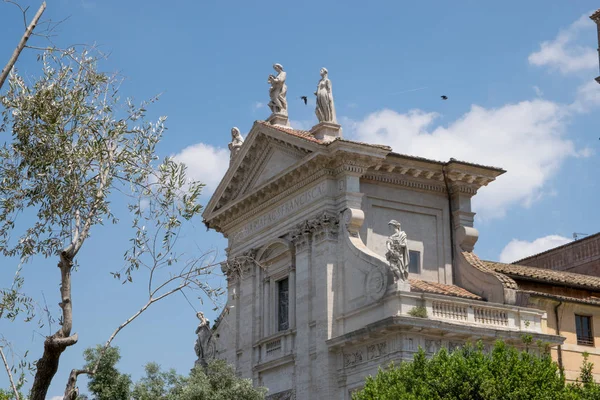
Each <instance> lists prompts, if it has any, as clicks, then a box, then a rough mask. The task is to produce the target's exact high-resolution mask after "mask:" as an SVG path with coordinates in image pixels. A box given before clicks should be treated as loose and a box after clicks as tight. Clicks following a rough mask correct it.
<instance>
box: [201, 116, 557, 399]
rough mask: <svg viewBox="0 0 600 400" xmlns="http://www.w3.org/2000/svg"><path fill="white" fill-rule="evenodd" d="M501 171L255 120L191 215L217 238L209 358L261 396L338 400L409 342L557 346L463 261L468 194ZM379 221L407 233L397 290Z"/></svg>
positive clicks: (471, 234) (509, 295) (534, 315)
mask: <svg viewBox="0 0 600 400" xmlns="http://www.w3.org/2000/svg"><path fill="white" fill-rule="evenodd" d="M502 173H503V171H502V170H500V169H497V168H491V167H485V166H479V165H474V164H469V163H465V162H460V161H455V160H451V161H449V162H438V161H432V160H426V159H422V158H416V157H410V156H404V155H400V154H396V153H393V152H391V149H390V148H389V147H387V146H375V145H366V144H362V143H356V142H352V141H348V140H343V139H341V138H336V139H335V140H333V141H331V142H329V141H320V140H318V139H315V138H314V137H313V136H311V134H310V133H308V132H304V131H294V130H292V129H291V128H289V127H285V126H281V125H271V124H269V123H265V122H262V121H257V122H256V123H255V124H254V126H253V127H252V129H251V131H250V132H249V133H248V135H247V136H246V139H245V141H244V143H243V145H242V146H241V148H240V149H239V151H238V152H237V154H236V157H235V158H233V159H232V162H231V165H230V168H229V170H228V171H227V173H226V175H225V177H224V178H223V180H222V181H221V183H220V185H219V186H218V188H217V190H216V191H215V193H214V195H213V197H212V198H211V200H210V202H209V204H208V205H207V207H206V211H205V213H204V219H205V222H206V223H207V225H208V226H209V227H210V228H212V229H215V230H217V231H218V232H221V233H222V234H223V235H224V236H225V237H226V238H227V239H228V241H229V247H228V249H227V252H228V259H227V261H226V262H224V263H223V271H224V273H226V274H227V283H228V293H229V297H228V302H227V306H226V308H225V309H224V311H223V313H222V314H221V316H220V317H219V319H218V320H217V321H216V323H215V326H214V328H213V334H214V337H215V338H216V356H217V357H219V358H224V359H226V360H227V361H228V362H230V363H231V364H233V365H234V366H235V367H236V369H237V371H238V373H239V374H240V375H241V376H243V377H248V378H252V379H253V380H254V382H255V384H257V385H264V386H266V387H268V388H269V396H270V397H269V398H271V399H292V398H294V399H339V400H344V399H349V398H350V393H351V391H352V390H354V389H356V388H359V387H361V385H362V384H363V383H364V378H365V376H367V375H369V374H374V373H376V371H377V367H378V366H379V365H382V364H387V363H388V362H390V361H392V360H400V359H409V358H412V355H413V353H414V352H415V351H417V349H418V347H419V346H421V347H423V348H424V349H425V350H426V351H428V352H434V351H436V350H437V349H439V348H440V347H442V346H446V347H449V348H453V347H456V346H460V345H461V344H463V343H465V342H466V341H467V340H476V339H483V340H484V341H485V343H488V344H491V343H493V340H495V339H496V338H504V339H506V340H508V341H512V342H514V343H520V342H521V335H522V334H523V333H524V332H527V333H528V334H531V335H532V336H533V338H534V341H535V340H537V339H540V340H544V341H547V342H551V343H558V342H560V340H561V339H560V338H559V337H556V336H549V335H545V334H543V333H542V332H543V327H544V325H545V318H546V315H545V314H544V313H543V312H542V311H539V310H534V309H526V308H521V307H517V306H514V305H512V304H515V294H514V290H513V289H512V288H511V286H510V284H507V282H505V281H503V279H502V277H500V276H498V274H494V273H492V272H491V271H488V270H486V269H485V268H480V267H478V265H477V264H476V263H473V262H469V261H468V260H467V257H466V256H465V254H469V252H471V251H472V250H473V246H474V244H475V242H476V240H477V231H476V230H475V229H474V228H473V217H474V214H473V213H472V212H471V206H470V205H471V198H472V196H474V195H475V194H476V192H477V190H478V189H479V188H480V187H481V186H483V185H487V184H488V183H490V182H492V181H493V180H494V179H495V178H496V177H497V176H498V175H500V174H502ZM390 220H397V221H400V222H401V224H402V230H403V231H405V232H406V233H407V235H408V247H409V249H410V251H411V253H410V259H411V270H410V271H409V281H408V282H404V281H402V280H399V281H397V282H395V280H394V279H393V275H392V273H391V272H390V270H389V266H388V264H387V261H386V258H385V254H386V240H387V238H388V236H389V227H388V223H389V221H390ZM428 283H430V284H432V285H435V288H434V289H435V290H429V289H428ZM459 287H461V288H463V289H460V288H459ZM415 307H424V308H425V310H426V311H427V317H426V318H420V317H415V316H411V310H412V309H414V308H415Z"/></svg>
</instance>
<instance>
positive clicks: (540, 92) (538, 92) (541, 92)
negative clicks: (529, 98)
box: [533, 86, 544, 97]
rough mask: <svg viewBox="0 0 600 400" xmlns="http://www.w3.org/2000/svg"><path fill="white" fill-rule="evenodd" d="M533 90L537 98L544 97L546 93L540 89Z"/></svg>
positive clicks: (534, 88)
mask: <svg viewBox="0 0 600 400" xmlns="http://www.w3.org/2000/svg"><path fill="white" fill-rule="evenodd" d="M533 90H534V91H535V95H536V96H537V97H543V96H544V92H543V91H542V89H540V88H539V87H537V86H533Z"/></svg>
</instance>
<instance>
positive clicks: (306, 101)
mask: <svg viewBox="0 0 600 400" xmlns="http://www.w3.org/2000/svg"><path fill="white" fill-rule="evenodd" d="M300 98H301V99H302V101H303V102H304V104H305V105H306V104H308V97H306V96H300Z"/></svg>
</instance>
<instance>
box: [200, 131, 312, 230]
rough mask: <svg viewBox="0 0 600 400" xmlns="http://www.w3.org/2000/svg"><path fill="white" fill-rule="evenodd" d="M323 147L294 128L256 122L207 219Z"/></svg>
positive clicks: (225, 177) (209, 205) (213, 198)
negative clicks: (297, 132)
mask: <svg viewBox="0 0 600 400" xmlns="http://www.w3.org/2000/svg"><path fill="white" fill-rule="evenodd" d="M288 131H289V132H288ZM290 132H291V133H290ZM319 146H321V145H320V144H319V143H317V142H314V141H311V140H309V139H307V138H302V137H299V136H297V135H294V131H293V130H291V129H290V128H285V130H283V129H281V128H277V127H269V126H267V125H266V124H264V123H262V122H256V123H255V124H254V126H253V128H252V129H251V131H250V133H248V136H247V138H246V140H245V141H244V144H243V145H242V148H241V149H240V151H239V153H238V155H237V156H236V157H235V158H234V160H232V162H231V163H230V165H229V169H228V170H227V173H226V174H225V176H224V177H223V179H222V180H221V183H220V184H219V186H218V187H217V190H215V193H214V194H213V196H212V198H211V199H210V201H209V203H208V205H207V207H206V211H205V212H204V217H205V219H210V217H211V216H212V215H214V214H215V213H218V212H219V211H220V210H222V209H224V208H227V207H228V206H229V205H230V204H232V203H235V202H236V201H237V200H239V199H242V198H244V197H246V196H248V195H250V194H252V193H254V192H256V191H259V190H261V188H262V187H263V186H265V185H267V184H268V183H270V182H272V181H274V180H277V179H278V177H281V176H283V175H285V174H286V173H288V172H290V170H293V169H294V168H295V167H298V166H300V165H301V164H302V163H303V162H304V161H305V160H306V159H307V158H309V157H310V155H311V154H312V153H313V152H314V151H315V150H318V148H319Z"/></svg>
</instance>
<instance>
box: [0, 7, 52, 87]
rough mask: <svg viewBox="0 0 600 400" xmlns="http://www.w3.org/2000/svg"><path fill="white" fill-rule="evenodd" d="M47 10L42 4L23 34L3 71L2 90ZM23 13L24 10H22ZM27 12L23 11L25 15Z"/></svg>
mask: <svg viewBox="0 0 600 400" xmlns="http://www.w3.org/2000/svg"><path fill="white" fill-rule="evenodd" d="M17 6H18V4H17ZM19 8H21V7H20V6H19ZM45 9H46V2H45V1H44V2H43V3H42V5H41V6H40V8H39V9H38V11H37V13H35V16H34V17H33V20H31V23H30V24H29V26H28V27H27V29H26V30H25V33H24V34H23V37H22V38H21V41H20V42H19V44H18V45H17V48H16V49H15V51H14V52H13V54H12V56H11V57H10V60H8V64H6V67H4V69H3V70H2V73H1V74H0V89H2V86H3V85H4V81H6V78H7V77H8V74H9V73H10V71H11V70H12V68H13V66H14V65H15V63H16V62H17V59H18V58H19V55H20V54H21V51H23V48H24V47H25V44H27V40H29V37H30V36H31V34H32V33H33V30H34V29H35V26H36V25H37V23H38V21H39V20H40V17H41V16H42V14H43V13H44V10H45ZM21 11H23V9H22V8H21ZM25 11H27V10H25ZM25 11H23V15H25Z"/></svg>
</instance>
